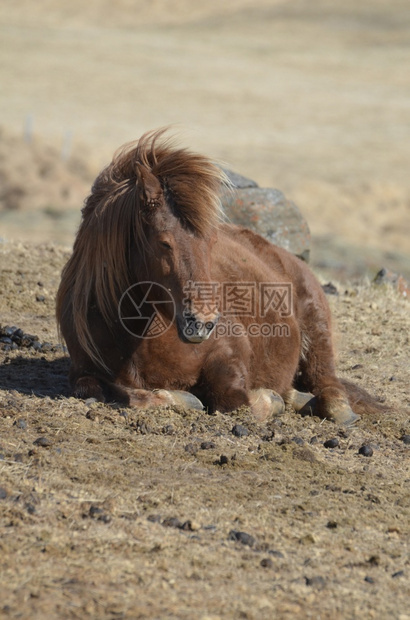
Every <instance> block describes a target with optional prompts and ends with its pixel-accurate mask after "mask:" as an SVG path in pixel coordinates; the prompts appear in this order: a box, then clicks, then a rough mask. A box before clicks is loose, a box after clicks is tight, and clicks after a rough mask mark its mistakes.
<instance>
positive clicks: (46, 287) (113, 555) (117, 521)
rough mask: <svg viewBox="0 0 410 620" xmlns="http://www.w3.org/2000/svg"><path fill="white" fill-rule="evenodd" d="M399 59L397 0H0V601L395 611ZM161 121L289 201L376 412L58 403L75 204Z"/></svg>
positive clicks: (243, 615)
mask: <svg viewBox="0 0 410 620" xmlns="http://www.w3.org/2000/svg"><path fill="white" fill-rule="evenodd" d="M136 6H137V8H138V10H137V11H136V8H135V7H136ZM409 63H410V10H409V3H408V0H389V1H387V0H361V2H359V3H358V2H353V0H344V1H343V2H342V0H315V2H311V0H292V2H289V1H285V0H275V1H273V0H237V2H235V3H233V2H225V3H221V2H219V0H207V2H202V3H193V2H191V0H175V1H173V2H169V1H168V0H149V1H148V0H138V1H137V2H131V1H130V0H116V1H115V2H112V1H110V2H108V0H90V1H89V2H88V3H79V2H78V0H72V1H71V2H70V3H57V2H55V1H54V0H38V2H35V3H33V2H32V1H31V0H21V2H15V0H3V1H2V2H1V3H0V83H1V84H2V88H0V126H1V131H0V331H1V333H2V334H3V333H4V329H5V328H6V326H17V327H18V328H20V329H21V330H22V338H21V344H20V345H19V346H18V347H17V348H15V349H12V350H6V349H7V348H8V346H7V344H6V346H4V343H3V344H0V551H1V562H0V618H3V617H4V618H16V619H17V618H19V619H24V620H25V619H30V620H32V619H39V620H40V619H41V620H43V619H44V618H47V619H49V618H50V620H52V619H56V620H57V619H58V620H60V619H66V618H67V619H75V618H77V619H81V620H83V619H88V618H89V619H98V620H105V619H107V620H115V619H127V620H134V619H137V618H149V619H151V618H153V619H158V620H163V619H169V620H171V619H172V620H179V619H187V620H188V619H189V620H190V619H191V618H198V619H199V620H225V619H226V620H231V619H232V620H240V619H245V620H246V619H247V620H259V619H261V620H262V619H264V620H265V619H267V618H269V619H270V618H278V619H285V620H293V619H294V618H297V619H298V618H300V619H304V618H314V619H320V620H346V619H348V620H350V619H351V620H356V619H358V618H360V619H362V618H366V619H367V618H374V619H376V620H379V619H383V620H384V619H386V620H387V619H389V620H390V618H394V619H395V620H410V610H409V600H410V586H409V584H410V543H409V541H410V484H409V483H410V458H409V456H410V453H409V450H410V445H409V441H410V422H409V413H410V393H409V372H408V359H409V334H410V312H409V301H408V299H405V298H404V297H402V296H400V295H399V294H398V292H397V291H395V290H394V289H393V288H391V287H389V286H381V287H380V286H376V285H374V284H371V279H372V278H373V275H374V274H375V272H376V271H377V270H378V269H379V268H380V267H382V266H386V267H390V268H393V269H394V270H395V271H398V272H401V273H403V274H404V275H406V276H407V278H409V277H410V246H409V236H410V228H409V226H410V217H409V216H410V177H409V175H408V162H409V161H410V142H409V140H408V139H407V135H408V127H409V126H410V108H409V106H408V101H409V96H410V73H409V71H408V66H409ZM168 124H175V126H176V133H180V132H181V131H182V138H181V143H182V144H183V145H184V146H185V145H187V146H188V147H191V148H194V149H196V150H198V151H200V152H202V153H204V154H206V155H209V156H211V157H215V158H217V159H219V160H222V161H223V162H225V163H226V165H227V166H228V167H230V168H231V169H234V170H237V171H238V172H240V173H243V174H245V175H246V176H249V177H251V178H254V179H255V180H256V181H257V182H258V183H259V184H260V185H261V186H267V187H277V188H278V189H280V190H283V191H284V192H285V193H286V195H287V197H288V198H290V199H292V200H294V201H295V202H296V204H298V206H299V207H300V209H301V210H302V213H303V214H304V215H305V217H306V218H307V220H308V223H309V225H310V227H311V230H312V233H313V247H312V264H313V266H314V268H315V270H316V272H317V274H318V275H319V277H320V278H321V280H322V282H323V283H325V282H327V281H328V279H329V278H331V279H332V282H333V283H334V284H335V285H336V288H337V291H338V295H329V296H328V300H329V303H330V305H331V308H332V311H333V315H334V317H335V325H336V328H335V333H336V338H335V339H336V345H337V349H338V368H339V374H340V376H342V377H344V378H347V379H350V380H352V381H355V382H356V383H358V384H359V385H361V386H362V387H364V388H366V389H367V390H368V391H370V392H371V393H372V394H374V395H375V396H376V397H378V398H379V399H380V400H381V401H383V402H385V403H386V405H388V406H389V407H390V409H389V410H388V411H386V412H385V413H380V414H377V415H376V414H375V415H371V416H368V417H366V418H363V419H362V420H361V421H360V422H359V423H358V424H357V425H356V427H355V428H353V429H350V430H346V429H345V428H341V427H339V426H337V425H335V424H333V423H331V422H329V421H322V420H319V419H318V418H315V417H311V418H306V417H305V418H302V417H300V416H299V415H297V414H296V413H295V412H294V411H292V410H291V409H288V410H287V411H286V413H285V414H284V415H283V416H281V417H279V418H277V419H274V420H271V421H269V422H267V423H266V424H263V425H260V424H257V423H255V422H254V421H253V420H252V418H251V416H250V413H249V411H247V410H246V409H245V410H241V411H237V412H235V414H233V415H225V414H220V413H217V414H216V415H213V416H210V415H207V414H206V413H198V412H183V411H181V410H176V409H175V410H174V409H163V410H156V411H135V410H131V409H124V408H121V409H114V408H110V407H107V406H105V405H101V404H96V403H86V402H82V401H78V400H76V399H73V398H71V397H70V394H69V387H68V383H67V372H68V367H69V360H68V358H67V356H66V354H65V353H64V349H63V348H62V346H61V344H60V343H59V341H58V338H57V331H56V324H55V319H54V300H55V293H56V289H57V286H58V283H59V279H60V273H61V269H62V266H63V265H64V263H65V261H66V260H67V258H68V256H69V252H70V250H69V248H70V246H71V244H72V241H73V238H74V233H75V230H76V227H77V225H78V221H79V210H80V207H81V203H82V200H83V198H84V197H85V195H86V193H87V192H88V188H89V185H90V183H91V181H92V178H93V176H94V175H95V174H96V172H97V171H98V170H99V168H100V167H101V166H102V165H104V164H105V163H107V162H108V161H109V159H110V157H111V155H112V153H113V151H114V150H115V149H116V148H117V147H118V146H119V145H120V144H122V143H123V142H125V141H128V140H131V139H135V138H138V137H139V136H140V135H141V134H142V133H143V132H144V131H146V130H149V129H153V128H156V127H159V126H163V125H168ZM5 188H6V189H7V192H6V191H5ZM13 239H14V241H12V240H13ZM30 335H31V336H30ZM34 337H35V338H34ZM238 424H239V425H241V426H242V427H244V428H245V429H246V430H245V431H242V434H241V433H239V435H241V436H237V434H238V433H237V434H234V433H233V428H234V426H235V425H238ZM332 439H337V442H338V445H337V446H336V447H333V448H331V447H330V448H329V447H325V445H324V443H325V442H327V441H329V440H332ZM363 446H367V448H366V449H365V451H366V450H368V448H369V447H370V448H371V449H372V451H373V454H372V455H371V456H365V455H363V454H361V453H359V450H360V449H361V448H362V447H363Z"/></svg>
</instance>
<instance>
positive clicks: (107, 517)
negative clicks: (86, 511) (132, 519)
mask: <svg viewBox="0 0 410 620" xmlns="http://www.w3.org/2000/svg"><path fill="white" fill-rule="evenodd" d="M98 521H102V522H103V523H110V521H111V516H110V515H107V513H104V514H102V515H101V516H100V517H98Z"/></svg>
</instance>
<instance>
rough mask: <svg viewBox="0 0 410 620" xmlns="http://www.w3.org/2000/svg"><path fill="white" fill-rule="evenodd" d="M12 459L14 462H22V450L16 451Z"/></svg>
mask: <svg viewBox="0 0 410 620" xmlns="http://www.w3.org/2000/svg"><path fill="white" fill-rule="evenodd" d="M14 460H15V461H16V463H22V462H23V453H22V452H16V454H15V455H14Z"/></svg>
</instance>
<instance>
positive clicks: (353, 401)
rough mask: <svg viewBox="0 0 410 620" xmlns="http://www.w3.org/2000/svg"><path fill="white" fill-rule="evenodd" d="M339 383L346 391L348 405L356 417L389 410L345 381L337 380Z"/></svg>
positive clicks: (356, 386)
mask: <svg viewBox="0 0 410 620" xmlns="http://www.w3.org/2000/svg"><path fill="white" fill-rule="evenodd" d="M339 381H340V382H341V384H342V385H343V387H344V388H345V390H346V393H347V397H348V399H349V405H350V406H351V408H352V409H353V411H354V412H355V413H357V414H358V415H363V414H364V415H366V414H369V413H383V412H386V411H389V409H390V408H389V407H388V406H387V405H385V404H384V403H382V402H380V401H379V400H378V399H377V398H375V397H374V396H372V395H371V394H369V393H368V392H366V390H365V389H363V388H361V387H359V386H358V385H356V384H355V383H352V382H351V381H347V380H346V379H339Z"/></svg>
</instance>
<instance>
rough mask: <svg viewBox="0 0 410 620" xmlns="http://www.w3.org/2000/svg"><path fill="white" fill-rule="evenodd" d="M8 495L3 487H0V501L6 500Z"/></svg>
mask: <svg viewBox="0 0 410 620" xmlns="http://www.w3.org/2000/svg"><path fill="white" fill-rule="evenodd" d="M7 495H8V493H7V491H6V489H5V488H4V487H0V499H6V497H7Z"/></svg>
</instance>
